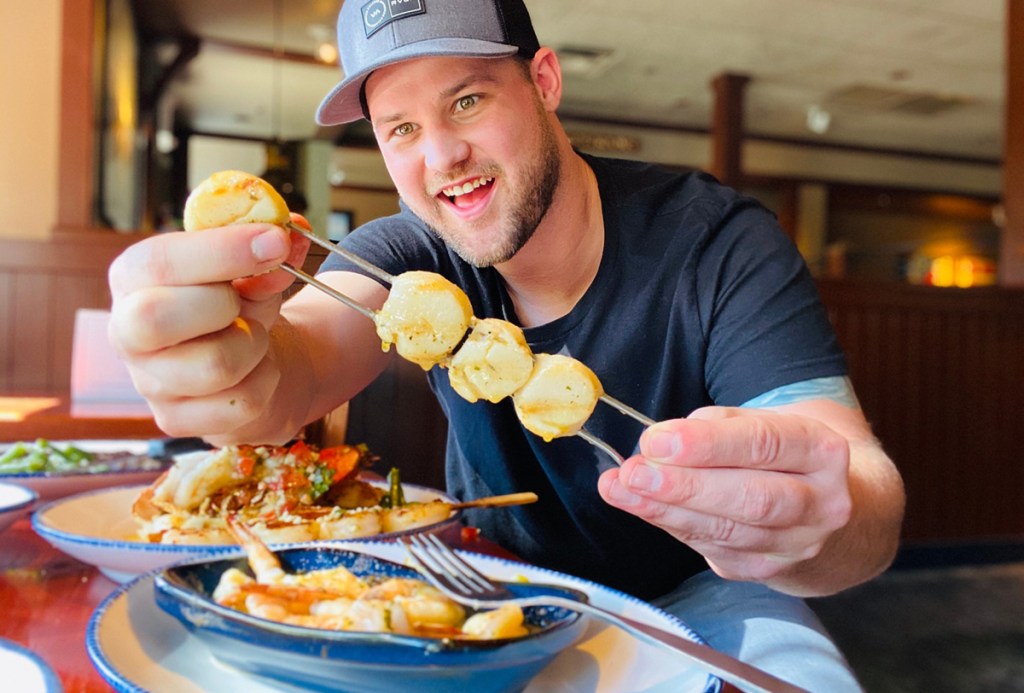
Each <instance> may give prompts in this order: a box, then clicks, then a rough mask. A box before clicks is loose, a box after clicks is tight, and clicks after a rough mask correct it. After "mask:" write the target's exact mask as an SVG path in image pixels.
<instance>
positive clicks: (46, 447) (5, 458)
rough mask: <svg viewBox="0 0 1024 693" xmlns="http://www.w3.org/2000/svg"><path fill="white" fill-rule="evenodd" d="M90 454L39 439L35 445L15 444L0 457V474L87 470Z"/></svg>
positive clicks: (91, 456) (70, 446) (90, 458)
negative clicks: (59, 446)
mask: <svg viewBox="0 0 1024 693" xmlns="http://www.w3.org/2000/svg"><path fill="white" fill-rule="evenodd" d="M92 459H93V455H92V453H89V452H86V451H85V450H82V449H80V448H76V447H75V446H73V445H66V446H64V448H63V449H61V448H58V447H57V446H55V445H53V444H51V443H50V441H48V440H46V439H45V438H39V439H37V440H36V441H35V443H20V442H19V443H15V444H14V445H12V446H11V447H10V448H8V450H7V451H6V452H4V453H3V455H0V474H23V473H26V472H68V471H78V470H82V469H88V468H89V463H90V462H91V461H92Z"/></svg>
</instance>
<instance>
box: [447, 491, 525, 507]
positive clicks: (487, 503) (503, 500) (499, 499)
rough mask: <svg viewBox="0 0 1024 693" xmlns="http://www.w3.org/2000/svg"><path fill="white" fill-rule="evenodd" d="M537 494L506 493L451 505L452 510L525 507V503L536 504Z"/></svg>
mask: <svg viewBox="0 0 1024 693" xmlns="http://www.w3.org/2000/svg"><path fill="white" fill-rule="evenodd" d="M536 502H537V494H536V493H534V492H533V491H524V492H522V493H508V494H506V495H503V496H487V497H486V498H477V499H475V500H468V501H462V502H461V503H452V507H453V508H501V507H504V506H506V505H525V504H527V503H536Z"/></svg>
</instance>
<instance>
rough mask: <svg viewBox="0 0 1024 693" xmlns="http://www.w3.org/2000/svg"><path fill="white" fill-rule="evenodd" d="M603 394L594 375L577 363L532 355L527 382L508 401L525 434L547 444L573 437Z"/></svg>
mask: <svg viewBox="0 0 1024 693" xmlns="http://www.w3.org/2000/svg"><path fill="white" fill-rule="evenodd" d="M603 394H604V389H603V388H602V387H601V381H600V380H598V378H597V376H596V375H594V371H592V370H590V369H589V368H587V366H585V365H584V364H583V363H582V362H580V361H578V360H577V359H574V358H572V357H571V356H563V355H562V354H536V355H534V366H533V372H532V373H531V374H530V379H529V380H527V381H526V384H525V385H523V387H522V388H520V389H519V391H517V392H516V393H515V394H514V395H513V396H512V401H513V403H514V404H515V409H516V414H517V415H518V416H519V421H520V422H522V424H523V426H525V427H526V430H528V431H530V432H532V433H535V434H537V435H538V436H540V437H541V438H543V439H544V440H545V441H547V442H550V441H551V440H552V439H554V438H561V437H562V436H571V435H575V434H577V433H578V432H579V430H580V429H581V428H583V424H584V423H586V421H587V419H589V418H590V415H591V414H592V413H593V411H594V407H596V406H597V401H598V399H600V398H601V395H603Z"/></svg>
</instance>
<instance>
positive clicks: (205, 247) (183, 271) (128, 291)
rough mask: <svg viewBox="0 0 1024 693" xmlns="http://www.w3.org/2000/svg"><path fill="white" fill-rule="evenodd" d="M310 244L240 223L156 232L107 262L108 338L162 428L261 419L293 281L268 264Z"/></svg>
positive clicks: (218, 427) (204, 431)
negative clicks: (276, 329) (275, 331)
mask: <svg viewBox="0 0 1024 693" xmlns="http://www.w3.org/2000/svg"><path fill="white" fill-rule="evenodd" d="M293 221H295V222H297V223H300V224H303V225H307V224H306V222H305V220H304V219H302V218H301V217H298V216H297V215H293ZM308 249H309V241H308V240H306V239H304V238H303V237H302V236H300V235H299V234H294V233H293V234H289V233H288V232H287V231H285V230H284V229H282V228H280V227H277V226H271V225H267V224H244V225H238V226H229V227H224V228H219V229H208V230H205V231H197V232H192V233H170V234H166V235H158V236H154V237H152V238H148V239H146V240H144V241H141V242H139V243H136V244H135V245H132V246H130V247H129V248H128V249H127V250H125V251H124V253H122V254H121V255H120V256H119V257H118V258H116V259H115V260H114V262H113V263H112V264H111V266H110V271H109V281H110V290H111V294H112V296H113V306H112V313H111V320H110V340H111V343H112V345H113V346H114V348H115V349H116V350H117V351H118V353H119V354H120V355H121V357H122V358H123V359H124V361H125V363H126V365H127V367H128V371H129V373H130V374H131V377H132V381H133V382H134V383H135V387H136V388H137V389H138V391H139V393H140V394H142V396H143V397H145V398H146V400H147V401H148V402H149V404H150V406H151V408H152V410H153V413H154V416H155V418H156V422H157V425H159V426H160V428H161V429H162V430H164V431H165V432H166V433H168V434H169V435H176V436H178V435H198V436H204V437H206V438H207V439H209V440H214V441H215V440H216V438H217V437H218V436H230V434H231V433H232V432H235V431H238V430H240V429H244V427H245V426H246V425H247V424H250V423H252V422H253V421H255V420H256V419H257V418H259V417H260V415H261V414H262V413H263V412H264V407H265V406H266V405H267V403H268V402H269V401H270V399H271V396H272V394H273V393H274V391H275V389H276V388H277V384H278V382H279V380H280V378H281V369H280V368H279V367H278V365H277V364H275V363H274V360H273V358H272V357H271V353H272V352H271V351H270V349H269V345H270V339H269V333H270V328H271V326H272V325H273V324H274V322H275V321H276V320H277V319H278V316H279V314H280V308H281V301H282V292H283V291H284V290H285V289H286V288H287V287H288V286H289V285H290V284H291V282H292V281H293V278H292V276H291V275H289V274H287V273H286V272H284V271H282V270H279V269H276V268H278V267H279V266H280V265H281V263H282V262H289V263H290V264H293V265H296V266H301V264H302V260H303V258H304V257H305V254H306V251H307V250H308Z"/></svg>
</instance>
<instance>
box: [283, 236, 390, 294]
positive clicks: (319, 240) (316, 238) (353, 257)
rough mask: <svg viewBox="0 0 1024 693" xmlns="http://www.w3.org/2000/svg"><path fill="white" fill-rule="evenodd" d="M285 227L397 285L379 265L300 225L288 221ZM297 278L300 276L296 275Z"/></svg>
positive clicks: (379, 277)
mask: <svg viewBox="0 0 1024 693" xmlns="http://www.w3.org/2000/svg"><path fill="white" fill-rule="evenodd" d="M284 225H285V227H286V228H288V229H289V230H291V231H294V232H295V233H298V234H300V235H302V236H304V237H306V238H308V239H309V240H310V241H312V242H313V243H316V244H317V245H318V246H320V247H321V248H323V249H324V250H326V251H327V252H329V253H334V254H335V255H337V256H339V257H343V258H345V259H346V260H348V261H349V262H351V263H353V264H355V265H358V266H359V267H360V268H362V269H364V270H366V271H367V272H369V273H370V274H372V275H373V276H375V277H377V278H378V279H381V280H383V281H386V282H387V283H388V284H394V283H395V276H394V275H393V274H388V273H387V272H385V271H384V270H382V269H381V268H380V267H377V265H374V264H373V263H370V262H367V261H366V260H364V259H363V258H361V257H359V256H358V255H356V254H355V253H353V252H350V251H348V250H345V249H344V248H342V247H341V246H338V245H335V244H334V243H331V242H330V241H325V240H324V239H322V238H320V237H319V236H317V235H316V234H314V233H311V232H310V231H309V230H308V229H304V228H302V227H301V226H299V225H298V224H295V223H293V222H290V221H288V222H285V224H284ZM295 276H298V275H295ZM306 276H307V277H308V276H309V275H308V274H307V275H306ZM314 286H316V285H315V284H314Z"/></svg>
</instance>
